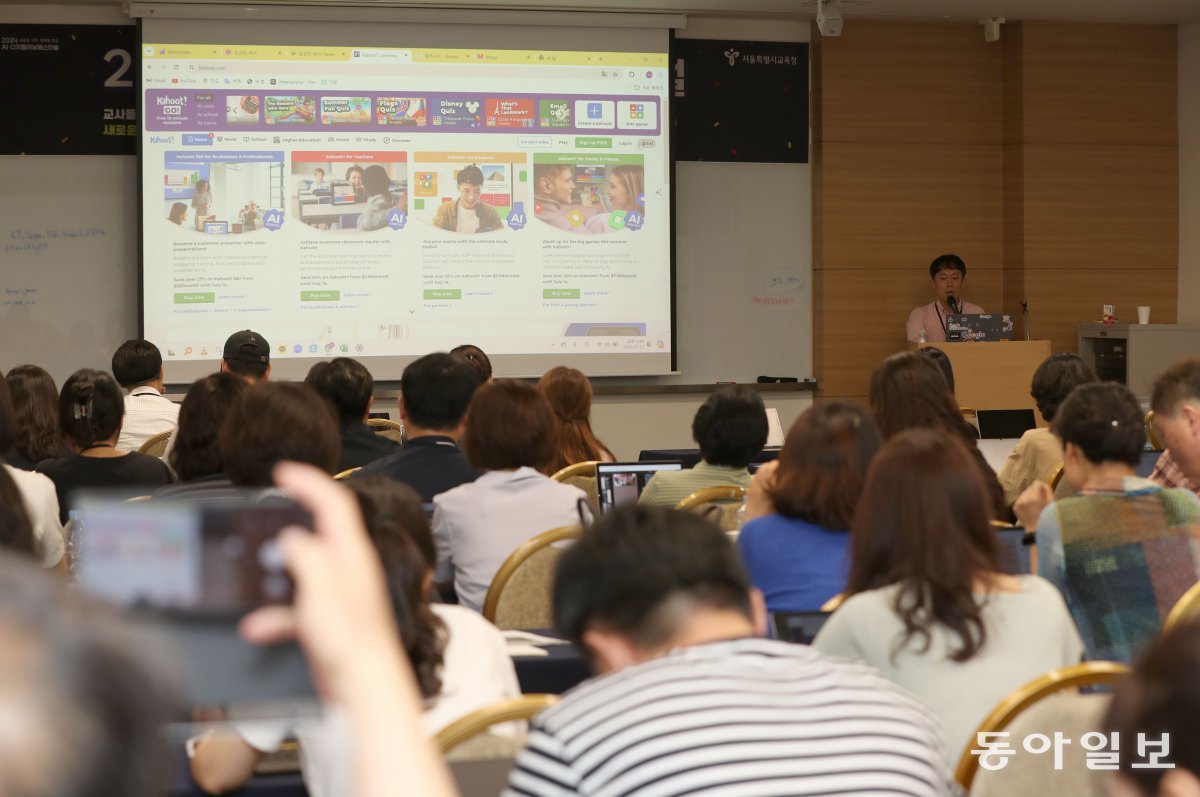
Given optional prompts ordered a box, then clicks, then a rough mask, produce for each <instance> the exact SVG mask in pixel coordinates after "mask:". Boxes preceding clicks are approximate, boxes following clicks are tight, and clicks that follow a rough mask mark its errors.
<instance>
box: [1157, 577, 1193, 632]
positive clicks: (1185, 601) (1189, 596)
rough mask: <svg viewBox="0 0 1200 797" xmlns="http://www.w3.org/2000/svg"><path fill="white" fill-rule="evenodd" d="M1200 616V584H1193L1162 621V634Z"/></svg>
mask: <svg viewBox="0 0 1200 797" xmlns="http://www.w3.org/2000/svg"><path fill="white" fill-rule="evenodd" d="M1197 614H1200V582H1197V583H1195V584H1193V585H1192V586H1191V587H1190V588H1189V589H1188V591H1187V592H1185V593H1183V597H1181V598H1180V599H1179V600H1177V601H1175V605H1174V606H1172V607H1171V611H1170V612H1168V613H1167V619H1166V620H1163V633H1164V634H1165V633H1166V632H1168V631H1170V630H1171V629H1172V628H1174V627H1175V626H1177V625H1179V624H1180V623H1182V622H1186V621H1188V620H1191V619H1193V618H1195V617H1196V615H1197Z"/></svg>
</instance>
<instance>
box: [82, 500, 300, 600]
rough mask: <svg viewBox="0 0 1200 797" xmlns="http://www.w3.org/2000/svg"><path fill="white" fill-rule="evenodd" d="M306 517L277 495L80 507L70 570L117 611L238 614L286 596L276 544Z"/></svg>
mask: <svg viewBox="0 0 1200 797" xmlns="http://www.w3.org/2000/svg"><path fill="white" fill-rule="evenodd" d="M311 523H312V520H311V517H310V516H309V514H308V513H307V512H306V511H305V510H303V509H302V508H301V507H300V506H299V505H297V504H295V503H294V502H292V501H290V500H287V499H282V498H269V499H265V500H259V501H253V500H249V499H247V500H245V501H236V502H221V503H214V504H201V503H185V502H179V503H173V502H155V501H146V502H138V503H113V502H111V501H98V502H92V501H88V502H85V503H83V504H82V505H81V511H80V513H79V528H78V530H77V532H76V541H77V542H76V550H77V557H78V559H77V563H76V572H77V575H78V579H79V583H80V586H81V587H82V588H83V589H85V590H86V591H87V592H89V593H91V594H93V595H97V596H99V597H103V598H105V599H107V600H110V601H112V602H113V603H116V604H117V605H120V606H125V607H131V608H133V607H136V608H146V609H152V610H161V611H170V612H172V613H175V612H179V613H184V614H195V615H201V616H214V615H217V616H220V615H230V614H236V615H240V614H245V613H246V612H248V611H250V610H251V609H254V608H256V607H258V606H262V605H264V604H285V603H289V602H290V601H291V599H292V582H291V579H290V578H289V577H288V575H287V572H286V570H285V568H284V563H283V558H282V556H281V555H280V552H279V549H278V546H277V545H276V541H275V538H276V535H277V534H278V533H279V531H280V530H281V529H283V528H285V527H287V526H301V527H304V528H308V527H310V526H311Z"/></svg>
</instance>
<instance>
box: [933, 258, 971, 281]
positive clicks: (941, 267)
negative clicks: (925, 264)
mask: <svg viewBox="0 0 1200 797" xmlns="http://www.w3.org/2000/svg"><path fill="white" fill-rule="evenodd" d="M948 268H952V269H954V270H955V271H957V272H958V273H959V274H962V275H963V276H964V277H965V276H967V264H966V263H964V262H963V259H962V258H961V257H959V256H958V255H938V256H937V257H935V258H934V259H933V262H932V263H930V264H929V278H930V279H933V278H934V277H936V276H937V275H938V272H939V271H945V270H946V269H948Z"/></svg>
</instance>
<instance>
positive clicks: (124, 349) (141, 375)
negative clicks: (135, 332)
mask: <svg viewBox="0 0 1200 797" xmlns="http://www.w3.org/2000/svg"><path fill="white" fill-rule="evenodd" d="M161 370H162V354H161V353H160V352H159V350H158V347H157V346H155V345H154V344H153V343H151V342H150V341H148V340H127V341H125V342H124V343H122V344H121V345H120V346H118V347H117V350H116V351H115V352H114V353H113V356H112V372H113V376H114V377H116V380H117V384H119V385H120V386H121V387H124V388H131V387H136V386H137V385H141V384H145V383H146V382H150V381H152V380H154V379H157V378H158V374H159V372H160V371H161Z"/></svg>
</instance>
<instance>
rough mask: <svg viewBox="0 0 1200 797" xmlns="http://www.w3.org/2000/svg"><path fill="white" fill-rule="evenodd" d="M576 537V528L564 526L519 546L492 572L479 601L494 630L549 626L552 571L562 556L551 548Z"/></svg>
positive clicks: (577, 530)
mask: <svg viewBox="0 0 1200 797" xmlns="http://www.w3.org/2000/svg"><path fill="white" fill-rule="evenodd" d="M580 533H581V530H580V528H579V527H578V526H564V527H562V528H557V529H551V530H550V531H546V532H543V533H541V534H539V535H537V536H536V537H534V538H533V539H531V540H527V541H526V542H524V543H522V544H521V547H519V548H517V550H515V551H513V552H512V554H511V555H510V556H509V557H508V558H507V559H505V560H504V563H503V564H501V565H500V569H499V570H497V571H496V576H495V577H494V578H493V579H492V583H491V586H489V587H488V591H487V597H486V598H484V601H483V616H484V617H485V618H486V619H487V620H489V621H490V622H491V623H492V624H494V625H495V626H497V627H498V628H550V627H551V626H553V625H554V609H553V606H552V605H551V597H552V595H551V593H552V591H553V586H554V568H555V566H556V565H557V564H558V557H559V556H560V555H561V554H562V551H561V550H560V549H558V548H555V547H553V546H554V544H555V543H558V542H563V541H565V540H574V539H578V538H579V535H580Z"/></svg>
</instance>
